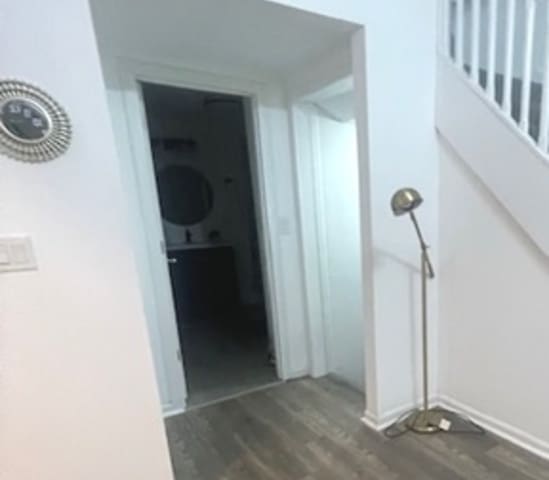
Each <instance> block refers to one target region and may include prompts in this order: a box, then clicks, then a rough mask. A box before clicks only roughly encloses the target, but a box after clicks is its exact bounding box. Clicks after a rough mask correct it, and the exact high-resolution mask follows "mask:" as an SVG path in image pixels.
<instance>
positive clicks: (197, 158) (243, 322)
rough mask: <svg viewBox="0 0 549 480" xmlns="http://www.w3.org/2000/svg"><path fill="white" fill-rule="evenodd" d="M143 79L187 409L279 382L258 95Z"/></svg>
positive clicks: (144, 100)
mask: <svg viewBox="0 0 549 480" xmlns="http://www.w3.org/2000/svg"><path fill="white" fill-rule="evenodd" d="M141 86H142V94H143V102H144V106H145V113H146V119H147V126H148V133H149V137H150V146H151V152H152V161H153V167H154V176H155V179H156V187H157V192H158V200H159V207H160V213H161V217H162V227H163V232H164V239H165V245H164V248H165V250H166V256H167V260H168V266H169V274H170V280H171V288H172V296H173V300H174V306H175V312H176V323H177V330H178V335H179V343H180V345H181V354H182V357H183V358H182V360H183V364H184V369H185V376H186V382H187V391H188V392H187V393H188V397H187V406H189V407H193V406H198V405H204V404H207V403H211V402H213V401H217V400H219V399H222V398H226V397H229V396H233V395H235V394H238V393H242V392H243V391H247V390H251V389H254V388H257V387H260V386H264V385H266V384H270V383H273V382H276V381H277V375H276V369H275V365H274V355H273V354H272V348H271V347H270V345H271V335H270V333H269V332H270V328H269V322H268V317H267V309H266V303H265V293H264V287H263V272H262V261H261V249H260V241H259V234H260V232H259V230H258V222H257V215H258V211H257V209H256V201H255V189H254V181H253V172H252V166H251V159H252V157H253V156H254V147H253V145H254V142H253V132H250V128H251V125H250V124H249V122H248V123H247V121H246V108H247V101H248V99H247V98H246V97H241V96H236V95H228V94H223V93H213V92H205V91H199V90H191V89H185V88H179V87H172V86H165V85H158V84H153V83H141Z"/></svg>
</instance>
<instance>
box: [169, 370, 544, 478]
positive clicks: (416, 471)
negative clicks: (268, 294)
mask: <svg viewBox="0 0 549 480" xmlns="http://www.w3.org/2000/svg"><path fill="white" fill-rule="evenodd" d="M362 410H363V401H362V397H361V395H359V394H358V393H356V392H354V391H353V390H350V389H348V388H347V387H345V386H342V385H341V384H338V383H336V382H334V381H333V380H330V379H328V378H322V379H318V380H311V379H304V380H298V381H294V382H289V383H285V384H282V385H279V386H276V387H273V388H270V389H267V390H263V391H259V392H256V393H252V394H249V395H245V396H243V397H240V398H238V399H234V400H229V401H226V402H223V403H219V404H216V405H212V406H209V407H206V408H203V409H200V410H196V411H193V412H190V413H187V414H184V415H180V416H178V417H172V418H171V419H169V420H168V422H167V429H168V439H169V443H170V450H171V455H172V461H173V464H174V469H175V476H176V479H178V480H183V479H185V480H263V479H265V480H338V479H345V480H351V479H379V480H397V479H406V480H420V479H421V480H454V479H464V480H482V479H490V480H545V479H549V465H548V464H547V463H546V462H544V461H542V460H540V459H539V458H537V457H534V456H532V455H530V454H528V453H526V452H524V451H522V450H520V449H518V448H517V447H514V446H512V445H511V444H509V443H507V442H505V441H503V440H500V439H498V438H496V437H494V436H493V435H490V434H487V435H485V436H472V435H463V434H462V435H459V434H458V435H445V434H440V435H436V436H431V437H426V436H417V435H412V434H407V435H404V436H402V437H400V438H398V439H395V440H389V439H387V438H385V437H383V436H382V435H380V434H377V433H375V432H372V431H371V430H369V429H367V428H366V427H364V426H363V425H362V424H361V422H360V420H359V418H360V415H361V413H362Z"/></svg>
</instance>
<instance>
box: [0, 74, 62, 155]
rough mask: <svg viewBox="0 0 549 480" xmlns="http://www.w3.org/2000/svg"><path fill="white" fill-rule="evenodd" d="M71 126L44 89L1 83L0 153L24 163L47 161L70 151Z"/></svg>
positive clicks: (0, 81)
mask: <svg viewBox="0 0 549 480" xmlns="http://www.w3.org/2000/svg"><path fill="white" fill-rule="evenodd" d="M71 136H72V131H71V124H70V120H69V117H68V115H67V113H66V112H65V110H64V109H63V107H61V105H59V104H58V103H57V102H56V101H55V100H54V99H53V98H52V97H51V96H50V95H48V94H47V93H46V92H44V91H43V90H42V89H40V88H38V87H35V86H34V85H31V84H29V83H26V82H21V81H18V80H0V150H1V151H2V153H4V154H5V155H7V156H9V157H11V158H14V159H16V160H22V161H24V162H33V163H34V162H45V161H47V160H53V159H54V158H57V157H59V156H60V155H62V154H63V153H65V152H66V150H67V149H68V148H69V145H70V142H71Z"/></svg>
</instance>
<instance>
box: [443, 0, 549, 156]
mask: <svg viewBox="0 0 549 480" xmlns="http://www.w3.org/2000/svg"><path fill="white" fill-rule="evenodd" d="M548 4H549V1H548V0H444V1H443V8H442V12H441V15H442V20H443V21H442V29H441V50H442V53H443V54H444V55H445V56H446V57H448V58H449V59H450V61H451V62H453V63H454V65H455V66H456V67H457V68H458V69H459V70H460V71H461V72H462V73H463V74H464V75H466V76H467V78H468V79H469V81H470V82H471V83H472V84H473V85H474V86H475V87H476V88H477V89H478V91H480V92H481V93H482V94H483V95H484V96H485V97H486V98H487V99H488V100H489V101H490V102H491V103H492V104H493V105H494V106H496V107H497V108H498V109H500V110H501V112H502V113H503V114H504V115H505V116H506V117H508V119H509V120H511V121H512V122H513V123H514V124H516V127H517V128H518V129H519V130H520V131H521V132H522V133H523V134H524V135H526V136H527V138H529V139H530V140H531V141H532V142H534V143H535V144H537V146H538V147H539V148H540V149H541V150H542V151H543V152H544V153H545V154H547V152H548V150H549V5H548Z"/></svg>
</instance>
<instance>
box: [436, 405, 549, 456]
mask: <svg viewBox="0 0 549 480" xmlns="http://www.w3.org/2000/svg"><path fill="white" fill-rule="evenodd" d="M439 405H440V406H441V407H443V408H446V409H448V410H453V411H455V412H458V413H461V414H462V415H466V416H467V417H469V418H470V419H471V420H473V421H474V422H476V423H478V424H479V425H480V426H481V427H483V428H485V429H486V430H488V431H489V432H491V433H494V434H495V435H497V436H499V437H501V438H504V439H505V440H508V441H509V442H511V443H513V444H515V445H517V446H519V447H521V448H523V449H525V450H527V451H529V452H531V453H533V454H534V455H538V456H539V457H542V458H545V459H549V442H547V441H545V440H542V439H540V438H537V437H535V436H534V435H532V434H530V433H528V432H525V431H524V430H521V429H520V428H517V427H514V426H513V425H510V424H508V423H506V422H503V421H501V420H497V419H496V418H494V417H491V416H490V415H487V414H486V413H483V412H479V411H478V410H476V409H474V408H473V407H470V406H469V405H466V404H464V403H462V402H459V401H457V400H454V399H452V398H450V397H448V396H446V395H443V396H441V397H440V402H439Z"/></svg>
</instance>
